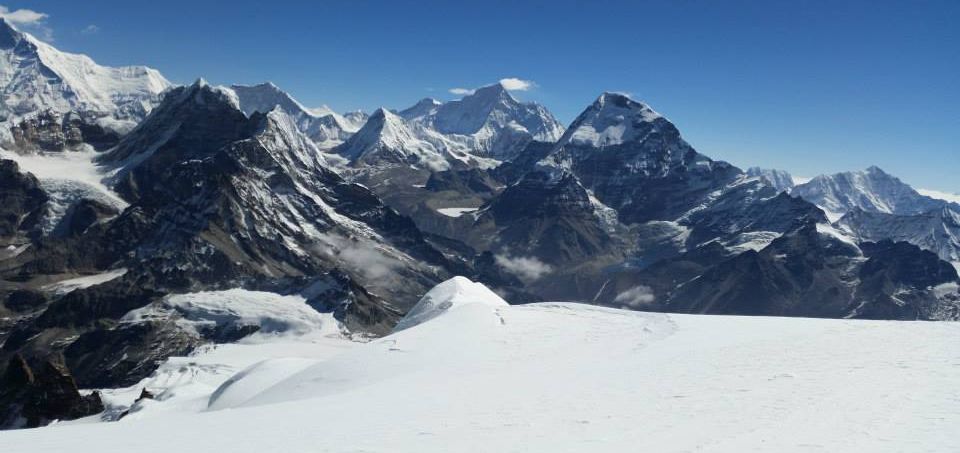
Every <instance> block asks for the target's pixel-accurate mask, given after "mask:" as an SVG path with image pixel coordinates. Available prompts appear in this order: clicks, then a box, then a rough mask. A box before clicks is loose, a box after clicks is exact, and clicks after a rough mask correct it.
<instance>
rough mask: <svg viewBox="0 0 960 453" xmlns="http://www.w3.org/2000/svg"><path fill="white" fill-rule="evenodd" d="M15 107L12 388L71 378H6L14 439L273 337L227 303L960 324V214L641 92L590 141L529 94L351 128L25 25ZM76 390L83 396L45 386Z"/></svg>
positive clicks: (0, 163)
mask: <svg viewBox="0 0 960 453" xmlns="http://www.w3.org/2000/svg"><path fill="white" fill-rule="evenodd" d="M0 92H2V93H3V99H2V102H0V112H2V115H3V117H2V121H0V147H2V148H3V150H2V151H0V303H2V304H0V319H2V320H0V345H2V346H0V375H3V374H4V373H6V375H8V376H13V377H11V378H10V379H15V378H17V376H19V377H23V376H26V375H29V374H30V373H32V371H30V370H31V369H33V368H37V367H40V368H37V369H42V370H44V371H43V373H45V376H48V377H49V381H50V382H57V383H58V384H57V385H56V387H55V388H53V387H50V388H47V387H43V386H41V385H40V384H35V383H31V384H29V385H27V384H24V385H21V386H18V387H16V389H18V390H16V391H12V390H11V391H6V392H5V391H2V390H0V410H2V411H4V412H0V424H4V425H5V426H14V425H15V423H14V421H16V422H17V423H20V422H22V421H23V420H26V418H24V417H25V415H24V414H31V417H32V418H29V420H33V421H31V422H30V423H33V424H43V423H46V422H48V421H50V420H53V419H56V418H74V417H78V416H82V415H84V412H85V411H90V410H94V409H95V408H97V407H100V406H98V404H97V401H98V400H97V401H94V400H92V397H90V398H87V397H86V396H84V395H80V394H79V393H78V392H77V388H78V387H79V388H91V387H100V388H103V387H112V386H118V385H131V384H133V383H136V382H138V381H139V380H140V379H142V378H144V377H145V376H147V375H149V374H150V373H151V372H152V371H153V370H154V369H155V368H156V367H157V366H158V365H159V364H160V363H161V362H162V361H163V360H164V359H165V358H166V357H168V356H170V355H174V354H185V353H187V352H189V351H191V350H193V349H194V348H196V347H198V346H199V345H202V344H205V343H210V342H231V341H236V340H238V339H241V338H244V337H246V336H249V335H251V334H252V333H254V332H256V331H258V330H259V329H262V328H264V326H263V325H261V324H258V323H244V322H243V320H242V319H241V320H237V319H233V318H230V321H229V322H227V321H225V319H226V318H224V317H219V318H218V317H216V316H212V315H210V317H209V318H204V320H203V322H200V321H197V320H196V319H194V318H190V317H191V316H195V314H194V313H192V312H190V311H189V310H188V309H186V308H183V306H181V305H177V304H173V303H172V302H171V301H173V300H183V298H185V297H186V298H187V299H189V300H192V299H191V298H197V297H198V298H203V297H205V296H204V294H207V293H206V292H207V291H224V290H230V289H235V288H243V289H245V290H254V291H264V292H271V293H276V294H279V295H284V296H288V295H294V296H296V297H300V298H303V299H304V300H305V301H306V303H307V304H308V305H309V307H312V309H313V310H316V311H318V312H321V313H329V314H331V315H332V317H333V318H334V319H335V320H336V322H338V323H339V324H340V325H341V326H343V327H344V328H345V329H347V330H349V331H350V332H352V333H353V334H356V335H381V334H385V333H388V332H390V331H391V329H392V328H393V326H394V324H395V323H396V322H397V321H398V320H399V319H400V317H401V316H402V314H403V313H405V312H406V311H407V310H409V309H410V308H411V307H412V306H413V305H414V304H415V303H416V302H417V300H419V298H420V297H421V296H422V295H423V294H424V293H426V292H427V290H429V289H430V288H431V287H433V286H434V285H435V284H437V283H439V282H441V281H444V280H447V279H448V278H450V277H452V276H455V275H462V276H466V277H469V278H470V279H472V280H475V281H479V282H483V283H484V284H485V285H487V286H489V287H490V288H491V289H493V290H494V291H496V292H497V293H499V294H503V295H505V296H509V297H508V299H509V300H511V301H512V302H517V303H520V302H532V301H543V300H566V301H579V302H587V303H593V304H597V305H607V306H614V307H622V308H628V309H638V310H649V311H666V312H682V313H705V314H738V315H777V316H810V317H827V318H871V319H896V320H942V319H960V289H958V288H960V286H958V283H960V281H958V276H957V267H960V264H958V263H960V206H958V205H957V204H955V203H951V202H949V201H945V200H941V199H935V198H932V197H930V196H926V195H923V194H920V193H918V192H917V191H916V190H914V189H913V188H911V187H910V186H908V185H906V184H904V183H903V182H901V181H900V180H898V179H897V178H895V177H893V176H891V175H889V174H887V173H885V172H883V171H882V170H880V169H879V168H876V167H870V168H868V169H867V170H865V171H860V172H850V173H841V174H837V175H829V176H818V177H815V178H813V179H811V180H809V181H808V182H804V183H802V184H795V181H794V178H793V177H791V176H790V175H789V174H788V173H786V172H783V171H778V170H763V169H757V168H754V169H750V170H747V171H743V170H741V169H739V168H737V167H735V166H733V165H731V164H729V163H726V162H723V161H719V160H714V159H711V158H710V157H708V156H705V155H703V154H701V153H699V152H698V151H696V149H695V148H694V147H693V146H692V145H691V144H689V143H687V142H686V141H685V140H684V139H683V137H682V136H681V133H680V131H679V130H678V129H677V127H676V126H675V125H674V124H673V123H672V122H670V121H669V120H668V119H667V118H666V117H665V116H663V115H661V114H660V113H657V112H656V111H654V110H653V109H652V108H651V107H650V106H648V105H646V104H644V103H642V102H639V101H636V100H634V99H631V98H630V97H629V96H626V95H624V94H619V93H609V92H608V93H603V94H601V95H600V96H599V97H598V98H597V99H596V101H595V102H593V103H592V104H591V105H589V106H586V108H585V109H584V111H583V112H582V113H581V114H580V115H579V116H578V117H577V118H576V119H575V120H574V121H573V122H572V123H571V124H570V125H569V126H568V127H566V128H565V127H563V126H562V125H561V124H560V123H559V122H558V121H557V120H556V119H555V118H554V117H553V116H552V115H551V114H550V112H549V111H547V109H546V108H544V107H543V106H541V105H539V104H535V103H524V102H520V101H518V100H517V99H515V98H514V97H513V96H512V95H511V94H510V92H509V91H508V90H507V88H506V87H504V86H503V85H502V84H493V85H490V86H486V87H482V88H479V89H477V90H476V91H475V92H473V93H472V94H470V95H468V96H465V97H464V98H462V99H460V100H455V101H450V102H440V101H436V100H433V99H424V100H421V101H419V102H417V103H416V104H415V105H413V106H411V107H409V108H406V109H400V110H392V109H387V108H381V109H378V110H377V111H375V112H374V113H373V114H371V115H369V116H368V115H366V114H364V113H362V112H353V113H347V114H339V113H335V112H333V111H331V110H330V109H327V108H320V109H311V108H306V107H304V106H303V105H301V104H300V103H299V102H297V101H296V100H295V99H294V98H293V97H292V96H290V95H289V94H287V93H285V92H284V91H282V90H281V89H280V88H278V87H277V86H275V85H273V84H270V83H264V84H260V85H253V86H242V85H233V86H229V87H218V86H212V85H210V84H208V83H206V82H205V81H203V80H202V79H201V80H198V81H196V82H195V83H193V84H191V85H187V86H173V85H172V84H170V83H169V82H168V81H167V80H166V79H164V78H163V77H162V76H161V75H160V74H159V73H158V72H157V71H155V70H153V69H149V68H145V67H128V68H107V67H102V66H98V65H96V64H95V63H94V62H92V61H91V60H90V59H89V58H87V57H84V56H80V55H71V54H66V53H62V52H59V51H57V50H56V49H54V48H53V47H51V46H49V45H47V44H44V43H42V42H40V41H38V40H36V39H35V38H33V37H31V36H30V35H28V34H25V33H21V32H19V31H17V30H16V29H14V28H13V27H11V26H10V25H9V24H7V23H6V22H2V20H0ZM951 264H953V265H951ZM186 295H189V296H186ZM145 307H147V308H145ZM188 318H190V322H186V321H185V320H186V319H188ZM198 326H199V327H198ZM45 363H46V364H51V365H49V366H47V365H43V364H45ZM11 373H13V374H11ZM17 382H20V381H17ZM44 382H47V381H44ZM44 385H45V384H44ZM31 386H32V387H31ZM38 386H39V387H38ZM10 388H14V387H10ZM53 391H56V392H59V393H62V394H64V395H67V396H69V398H66V399H64V400H63V401H70V403H69V404H66V403H65V404H64V405H59V406H58V405H51V404H47V403H44V402H43V401H40V402H38V401H37V400H36V399H35V398H33V397H32V396H31V395H36V394H38V393H37V392H39V394H43V392H53ZM31 398H33V399H31ZM38 414H40V415H38ZM17 426H19V425H17Z"/></svg>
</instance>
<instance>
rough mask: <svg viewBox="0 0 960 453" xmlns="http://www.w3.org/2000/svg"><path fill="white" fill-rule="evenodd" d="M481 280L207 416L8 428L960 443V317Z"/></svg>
mask: <svg viewBox="0 0 960 453" xmlns="http://www.w3.org/2000/svg"><path fill="white" fill-rule="evenodd" d="M480 288H481V287H480V286H479V285H476V284H474V283H471V282H469V281H468V280H465V279H456V280H454V281H448V282H446V283H444V284H443V285H441V286H439V287H438V288H437V289H435V290H434V291H432V292H431V296H430V298H429V302H428V303H424V302H421V304H420V306H418V307H417V309H415V310H418V309H423V310H424V311H425V312H429V313H434V312H435V310H436V307H439V306H443V305H447V306H448V308H447V309H446V310H441V312H440V313H439V314H438V315H437V316H434V317H433V318H432V319H430V320H429V321H426V322H422V323H421V324H418V325H416V326H415V327H411V328H408V329H406V330H402V331H400V332H397V333H395V334H393V335H390V336H388V337H385V338H382V339H380V340H377V341H374V342H371V343H368V344H363V345H356V346H354V347H352V348H349V349H346V350H345V352H343V353H342V354H339V355H336V356H334V357H331V358H327V359H320V360H314V361H310V360H299V359H294V360H274V361H271V362H264V363H261V364H259V365H256V366H254V367H251V368H248V369H247V370H245V371H244V372H242V373H240V374H238V375H236V376H234V378H233V379H231V382H230V384H229V385H224V386H221V388H220V389H219V390H217V395H219V396H220V398H214V399H213V401H212V403H211V406H210V409H208V411H206V412H202V413H186V414H185V413H170V414H169V415H164V414H163V413H161V412H159V411H157V412H154V413H155V414H156V415H155V416H154V417H151V418H150V419H142V420H130V421H126V420H124V421H122V422H120V423H106V424H90V425H74V426H54V427H50V428H42V429H40V430H27V431H16V432H8V433H4V434H3V437H2V440H3V442H2V443H3V445H4V448H5V449H6V450H9V451H31V452H43V451H51V452H52V451H66V450H69V451H74V452H78V451H81V452H82V451H96V452H106V451H137V452H163V453H168V452H170V451H230V452H234V453H237V452H264V451H417V452H432V451H437V452H449V451H457V452H463V451H544V452H558V451H571V452H572V451H577V452H582V451H660V452H663V451H667V452H673V451H708V452H728V451H729V452H732V451H737V452H740V451H780V452H783V451H807V450H809V449H821V450H823V451H846V452H849V451H944V452H946V451H952V450H953V448H954V447H955V445H956V443H957V441H958V437H957V434H956V430H955V429H954V428H955V426H956V424H957V423H958V422H960V403H958V401H960V388H958V387H957V385H956V383H957V382H960V367H958V366H957V363H960V352H958V350H957V348H956V347H955V345H956V344H957V342H958V340H960V325H958V324H955V323H934V322H879V321H862V320H821V319H802V318H773V317H731V316H696V315H666V314H654V313H642V312H633V311H622V310H616V309H608V308H599V307H595V306H587V305H580V304H571V303H540V304H530V305H516V306H510V305H504V304H502V303H500V301H499V298H497V297H495V296H493V297H492V296H491V295H490V294H484V293H485V292H484V291H483V290H481V289H480ZM474 291H476V292H474ZM425 299H427V298H425ZM278 352H279V351H278ZM278 357H279V356H278ZM300 357H303V356H302V355H301V356H300ZM156 404H157V405H161V404H163V402H158V403H156ZM218 409H232V410H218ZM80 438H82V439H84V442H83V443H82V444H78V443H77V439H80Z"/></svg>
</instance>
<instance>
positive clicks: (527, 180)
mask: <svg viewBox="0 0 960 453" xmlns="http://www.w3.org/2000/svg"><path fill="white" fill-rule="evenodd" d="M597 210H598V208H597V206H595V205H594V204H593V203H592V202H591V200H590V196H589V194H588V193H587V191H586V189H585V188H584V187H583V186H582V185H581V184H580V183H579V181H577V179H576V177H574V176H573V175H570V174H565V175H561V176H558V177H557V176H551V175H548V174H546V173H539V172H534V173H528V174H527V175H526V176H525V177H524V178H523V179H522V180H520V182H518V183H516V184H514V185H512V186H510V187H508V188H507V189H505V190H504V191H503V193H501V194H500V196H498V197H497V198H495V199H494V200H493V201H492V202H491V203H490V204H489V205H488V206H486V207H485V208H484V214H482V215H481V217H480V218H479V219H478V220H477V222H476V228H477V229H478V231H483V230H485V229H488V228H491V227H492V228H495V229H496V234H494V235H490V237H491V238H492V239H493V240H492V242H491V243H489V244H484V245H483V246H481V247H479V248H480V249H481V250H500V251H503V250H507V251H510V252H511V253H514V254H519V255H526V256H535V257H537V258H538V259H541V260H544V261H546V262H548V263H554V264H570V263H575V262H581V261H584V260H587V259H590V258H592V257H594V256H596V255H604V254H609V253H611V252H612V251H613V250H614V248H615V247H616V241H615V240H614V239H613V238H612V237H611V232H610V231H608V230H607V229H605V228H604V225H603V219H602V218H601V216H602V213H599V212H598V211H597ZM487 223H489V224H492V225H491V226H486V225H485V224H487ZM481 236H487V235H486V234H481ZM473 242H475V243H479V242H480V241H478V240H474V241H473Z"/></svg>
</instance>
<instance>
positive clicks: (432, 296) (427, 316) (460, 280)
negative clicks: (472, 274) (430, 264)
mask: <svg viewBox="0 0 960 453" xmlns="http://www.w3.org/2000/svg"><path fill="white" fill-rule="evenodd" d="M466 304H484V305H489V306H492V307H504V306H506V305H507V302H506V301H504V300H503V299H501V298H500V296H498V295H497V294H496V293H494V292H493V291H490V289H489V288H487V287H486V286H484V285H483V284H481V283H474V282H472V281H470V279H468V278H466V277H459V276H458V277H453V278H451V279H450V280H447V281H445V282H443V283H441V284H439V285H437V286H435V287H433V289H431V290H430V292H428V293H427V294H425V295H424V296H423V298H422V299H420V302H418V303H417V305H415V306H414V307H413V308H412V309H410V311H409V312H407V315H406V316H404V317H403V319H401V320H400V322H399V323H397V326H396V327H395V328H394V329H393V331H394V332H399V331H401V330H405V329H409V328H411V327H413V326H416V325H419V324H422V323H425V322H427V321H429V320H431V319H433V318H436V317H437V316H440V315H442V314H443V313H444V312H446V311H449V310H451V309H454V308H457V307H459V306H462V305H466Z"/></svg>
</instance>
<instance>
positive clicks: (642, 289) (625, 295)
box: [613, 285, 654, 308]
mask: <svg viewBox="0 0 960 453" xmlns="http://www.w3.org/2000/svg"><path fill="white" fill-rule="evenodd" d="M613 301H614V302H616V303H618V304H621V305H625V306H627V307H630V308H640V307H643V306H645V305H650V304H652V303H653V301H654V297H653V289H651V288H650V287H649V286H644V285H638V286H634V287H633V288H630V289H628V290H626V291H624V292H622V293H620V294H617V297H615V298H614V299H613Z"/></svg>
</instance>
